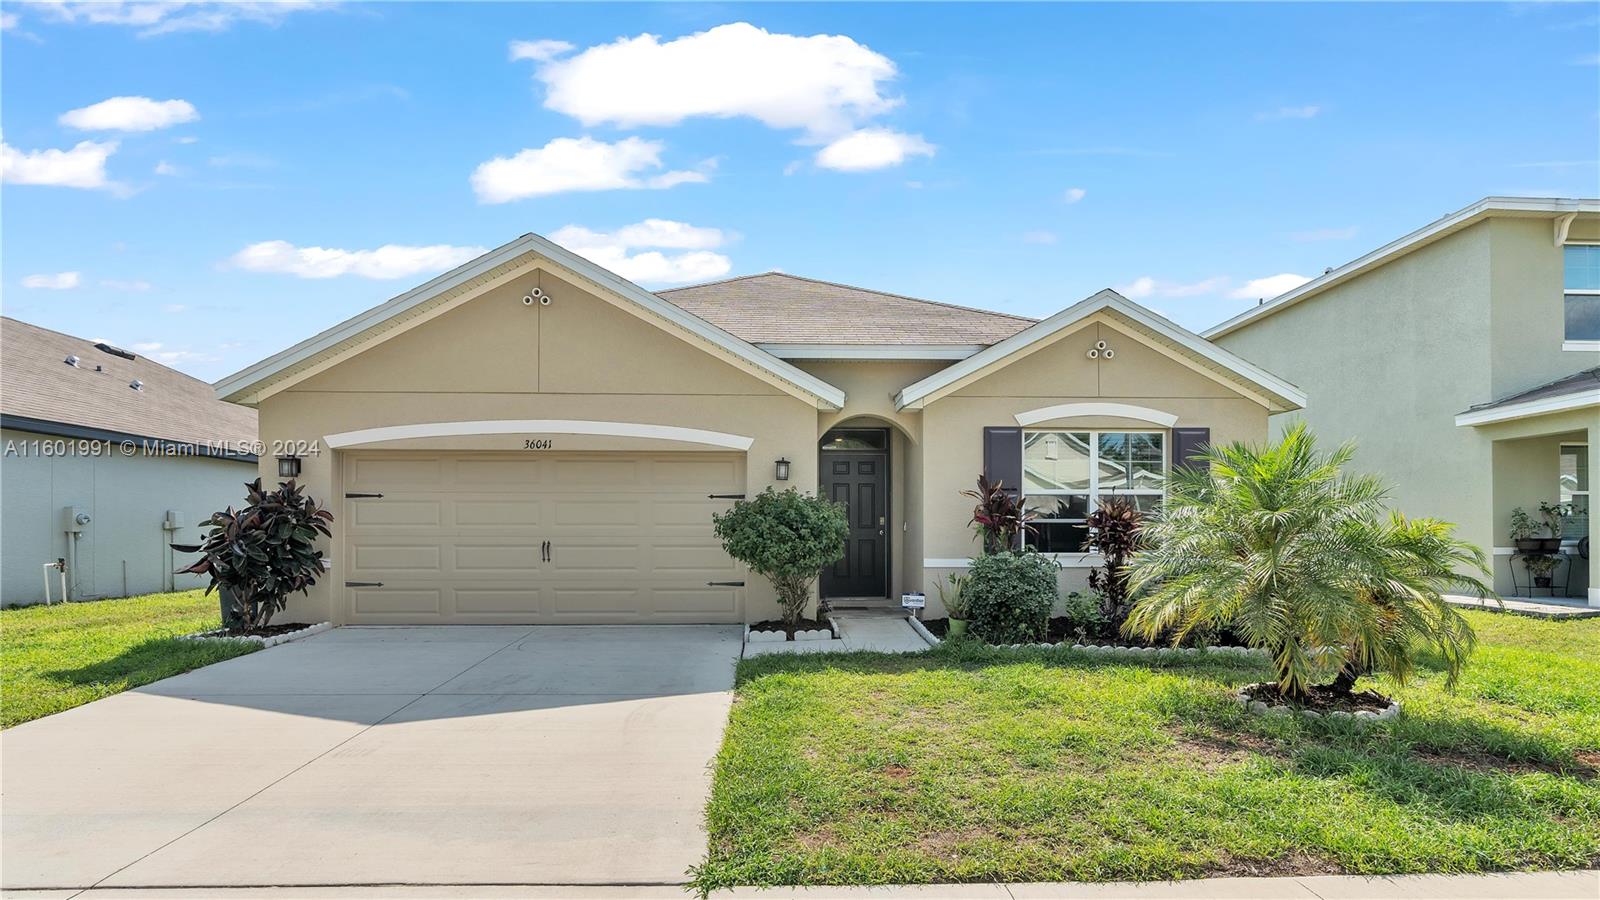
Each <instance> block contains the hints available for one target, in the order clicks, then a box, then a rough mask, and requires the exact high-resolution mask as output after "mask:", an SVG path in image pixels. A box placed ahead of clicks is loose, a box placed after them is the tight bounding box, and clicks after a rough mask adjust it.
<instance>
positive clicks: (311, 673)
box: [0, 626, 741, 896]
mask: <svg viewBox="0 0 1600 900" xmlns="http://www.w3.org/2000/svg"><path fill="white" fill-rule="evenodd" d="M740 644H741V637H740V630H739V629H738V628H737V627H717V626H703V627H702V626H654V627H642V628H632V627H621V626H612V627H577V626H566V627H559V628H549V627H546V628H533V627H523V626H517V627H509V626H456V627H428V628H342V629H337V630H334V631H332V632H328V633H326V634H322V635H317V636H315V637H312V638H308V639H306V640H303V641H298V642H295V643H291V644H285V645H282V646H279V647H273V648H270V649H267V650H263V651H261V652H258V653H253V654H251V655H249V656H243V657H238V658H236V659H232V660H228V661H226V662H222V663H218V664H216V665H212V666H207V667H205V668H203V669H197V670H195V671H193V672H190V673H187V674H185V675H180V676H178V677H176V678H169V679H167V680H165V681H160V682H157V683H155V684H151V685H147V686H146V687H144V688H140V689H138V690H134V691H129V692H127V693H123V694H118V695H116V696H114V697H108V698H106V699H104V700H99V701H96V702H94V703H90V704H88V705H85V706H80V707H78V708H76V709H72V710H68V711H66V712H63V713H59V714H57V715H53V716H48V717H46V718H43V719H40V720H37V721H34V722H29V723H26V724H24V725H19V726H17V727H15V728H12V729H10V730H8V731H6V732H4V733H3V735H0V791H3V795H4V806H3V808H0V831H3V839H0V879H3V885H4V887H6V888H68V889H77V888H85V887H89V886H97V887H117V888H129V887H146V886H159V887H161V888H162V891H161V892H160V893H161V894H163V895H165V894H167V893H170V891H169V890H168V889H169V888H175V887H184V886H194V887H201V888H203V890H202V891H200V892H199V893H198V894H196V896H198V895H200V894H204V895H208V896H217V895H219V891H218V888H220V887H222V886H250V885H278V886H285V885H289V886H292V885H341V884H348V885H363V884H373V885H376V884H445V885H448V884H469V883H484V882H492V883H502V884H595V883H600V884H613V883H618V882H627V883H645V884H676V883H678V882H681V881H682V880H683V878H684V873H685V872H686V871H687V869H688V868H689V867H690V866H692V865H694V864H695V863H697V862H699V861H700V860H701V859H702V858H703V856H704V853H705V833H704V830H703V827H702V821H703V820H702V816H703V810H704V805H705V797H706V792H707V790H708V789H709V784H710V773H709V769H708V764H709V762H710V760H711V758H712V756H713V755H714V754H715V753H716V751H717V748H718V746H719V745H720V743H721V739H722V729H723V727H724V725H725V723H726V721H727V713H728V708H729V705H730V704H731V702H732V700H731V697H732V695H731V688H732V685H733V669H734V665H735V662H736V660H737V659H738V656H739V648H740ZM430 890H431V891H434V892H435V893H438V892H447V891H448V890H453V889H445V888H435V889H430ZM674 890H679V889H677V888H674ZM118 895H119V896H121V895H122V894H120V893H119V894H118ZM296 895H298V896H305V895H306V894H304V893H299V894H296V893H294V892H291V893H290V894H287V895H284V896H296ZM8 896H9V895H8ZM145 896H151V895H150V894H148V893H147V894H145Z"/></svg>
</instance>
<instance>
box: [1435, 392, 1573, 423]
mask: <svg viewBox="0 0 1600 900" xmlns="http://www.w3.org/2000/svg"><path fill="white" fill-rule="evenodd" d="M1591 406H1593V407H1600V390H1590V391H1579V392H1577V393H1575V394H1561V395H1559V396H1556V397H1540V398H1539V399H1537V400H1527V401H1524V402H1522V403H1508V404H1506V405H1505V406H1496V407H1494V408H1492V409H1480V410H1478V411H1476V412H1474V411H1472V410H1467V411H1466V412H1464V413H1461V414H1459V415H1457V416H1456V426H1457V427H1464V426H1470V425H1493V424H1495V423H1496V422H1510V421H1513V420H1515V419H1526V418H1529V417H1531V416H1543V415H1548V414H1549V413H1558V412H1566V411H1568V410H1573V409H1587V408H1589V407H1591Z"/></svg>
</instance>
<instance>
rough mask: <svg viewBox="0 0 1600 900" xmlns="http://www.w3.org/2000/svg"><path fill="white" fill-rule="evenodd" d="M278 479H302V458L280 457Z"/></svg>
mask: <svg viewBox="0 0 1600 900" xmlns="http://www.w3.org/2000/svg"><path fill="white" fill-rule="evenodd" d="M278 477H279V478H298V477H300V457H298V456H280V457H278Z"/></svg>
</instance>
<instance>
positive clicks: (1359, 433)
mask: <svg viewBox="0 0 1600 900" xmlns="http://www.w3.org/2000/svg"><path fill="white" fill-rule="evenodd" d="M1545 229H1546V235H1547V237H1546V242H1547V243H1549V242H1550V238H1549V237H1548V235H1549V234H1550V231H1549V229H1550V225H1549V223H1548V222H1546V223H1545ZM1493 235H1494V232H1493V230H1492V229H1491V227H1490V226H1489V224H1488V223H1480V224H1478V225H1474V226H1472V227H1470V228H1467V229H1464V230H1463V231H1460V232H1457V233H1456V234H1454V235H1451V236H1449V237H1447V238H1445V239H1443V240H1441V241H1439V242H1438V243H1435V244H1432V245H1429V246H1427V247H1424V248H1422V249H1420V250H1417V251H1415V252H1413V253H1411V254H1409V255H1407V256H1404V257H1401V258H1400V259H1398V260H1396V261H1394V262H1392V263H1390V264H1389V265H1387V266H1383V267H1381V268H1378V269H1376V270H1374V271H1372V272H1369V273H1367V274H1366V275H1363V276H1361V277H1360V278H1356V279H1354V280H1352V281H1349V282H1346V283H1344V284H1342V285H1339V286H1338V287H1334V288H1331V289H1329V290H1327V291H1325V292H1323V293H1322V294H1319V295H1318V296H1316V297H1313V298H1311V299H1309V300H1306V301H1303V302H1301V303H1297V304H1295V305H1293V306H1289V307H1286V308H1284V309H1282V310H1280V311H1278V312H1276V313H1274V314H1272V315H1270V316H1266V317H1264V318H1261V319H1258V320H1256V321H1255V322H1252V323H1250V324H1249V325H1246V326H1245V327H1243V328H1241V329H1239V330H1238V331H1234V332H1232V333H1230V334H1227V335H1224V336H1222V337H1220V338H1218V339H1217V343H1218V344H1221V345H1222V346H1223V347H1225V348H1227V349H1229V350H1232V351H1233V352H1235V353H1237V354H1239V355H1240V356H1243V357H1244V358H1245V359H1248V360H1250V361H1251V362H1254V363H1256V364H1257V365H1260V366H1262V367H1264V368H1266V369H1267V370H1268V371H1270V372H1272V373H1273V374H1275V375H1278V376H1279V377H1281V378H1285V379H1288V380H1289V381H1291V382H1293V383H1294V384H1296V385H1298V386H1299V387H1300V388H1301V389H1302V390H1304V391H1305V392H1306V395H1307V398H1308V400H1307V403H1306V408H1305V409H1304V410H1302V411H1300V412H1299V413H1293V414H1290V415H1286V416H1276V417H1274V421H1273V426H1274V431H1277V432H1281V430H1282V428H1283V427H1284V426H1285V425H1287V423H1288V422H1291V421H1294V420H1296V419H1299V418H1303V419H1304V420H1305V421H1307V422H1308V423H1310V425H1311V427H1312V428H1313V429H1314V430H1315V432H1316V434H1317V437H1318V438H1319V439H1320V441H1321V442H1322V443H1323V444H1324V445H1325V446H1327V447H1329V448H1331V447H1334V446H1336V445H1338V444H1339V443H1342V442H1344V441H1348V440H1354V441H1356V443H1357V445H1358V450H1357V453H1356V457H1355V461H1354V468H1355V469H1357V470H1359V471H1364V472H1376V473H1380V474H1382V475H1383V476H1384V477H1385V478H1386V479H1387V480H1388V481H1389V482H1390V484H1391V485H1392V486H1393V489H1394V504H1395V506H1396V507H1397V508H1398V509H1400V510H1401V511H1403V512H1404V513H1406V514H1407V515H1412V516H1423V515H1426V516H1435V517H1438V518H1442V519H1445V520H1447V521H1450V522H1454V523H1456V524H1457V526H1458V533H1459V535H1460V536H1461V537H1463V538H1465V539H1466V540H1469V541H1472V542H1473V543H1475V544H1478V545H1479V546H1481V547H1484V548H1485V549H1487V548H1489V547H1490V546H1491V534H1490V506H1491V500H1490V483H1491V479H1490V442H1489V441H1488V440H1487V439H1485V438H1483V437H1482V436H1481V435H1478V434H1475V433H1474V432H1472V430H1470V429H1462V428H1457V427H1456V424H1455V415H1456V413H1458V412H1460V411H1461V410H1463V409H1466V408H1467V407H1468V406H1471V405H1472V404H1474V403H1482V402H1484V401H1486V400H1489V399H1492V388H1491V382H1490V365H1489V359H1490V337H1489V328H1490V297H1489V294H1490V284H1491V268H1490V244H1491V239H1492V237H1493Z"/></svg>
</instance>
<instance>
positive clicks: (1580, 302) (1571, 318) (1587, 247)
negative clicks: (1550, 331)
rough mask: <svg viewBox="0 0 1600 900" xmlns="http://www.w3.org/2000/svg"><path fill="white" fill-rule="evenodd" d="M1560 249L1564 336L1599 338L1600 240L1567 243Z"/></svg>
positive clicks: (1590, 339) (1577, 339)
mask: <svg viewBox="0 0 1600 900" xmlns="http://www.w3.org/2000/svg"><path fill="white" fill-rule="evenodd" d="M1564 253H1565V255H1566V262H1565V269H1566V271H1565V274H1564V276H1563V278H1562V285H1563V288H1564V290H1565V291H1566V301H1565V302H1566V319H1567V331H1566V339H1567V340H1569V341H1600V244H1568V245H1567V246H1566V247H1565V248H1564Z"/></svg>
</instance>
